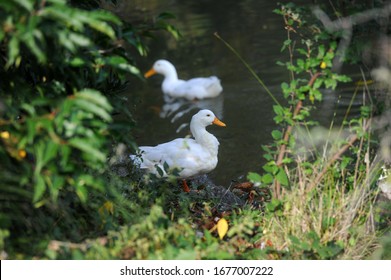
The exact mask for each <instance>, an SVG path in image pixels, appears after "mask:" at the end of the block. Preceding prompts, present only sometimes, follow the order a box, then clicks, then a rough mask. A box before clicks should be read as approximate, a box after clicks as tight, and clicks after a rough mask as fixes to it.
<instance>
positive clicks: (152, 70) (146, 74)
mask: <svg viewBox="0 0 391 280" xmlns="http://www.w3.org/2000/svg"><path fill="white" fill-rule="evenodd" d="M155 74H157V72H156V71H155V69H153V68H152V69H151V70H149V71H148V72H147V73H145V74H144V77H145V78H149V77H151V76H153V75H155Z"/></svg>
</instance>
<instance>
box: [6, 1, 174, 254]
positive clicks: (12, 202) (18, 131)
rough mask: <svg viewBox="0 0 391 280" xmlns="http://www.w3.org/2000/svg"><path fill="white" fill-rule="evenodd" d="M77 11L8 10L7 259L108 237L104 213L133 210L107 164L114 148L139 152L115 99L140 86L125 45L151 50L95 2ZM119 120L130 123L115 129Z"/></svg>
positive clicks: (66, 6)
mask: <svg viewBox="0 0 391 280" xmlns="http://www.w3.org/2000/svg"><path fill="white" fill-rule="evenodd" d="M75 2H77V1H75ZM78 5H79V7H77V6H75V5H72V4H70V3H68V1H65V0H47V1H40V0H24V1H16V0H10V1H1V3H0V26H1V28H0V76H1V83H0V156H1V172H0V182H1V183H0V196H1V206H0V224H1V229H0V230H1V235H0V239H1V240H0V246H1V247H0V250H3V249H4V248H5V249H6V251H7V252H8V253H9V254H11V255H13V256H17V255H16V253H18V252H21V253H28V254H32V255H33V254H34V253H35V252H38V251H39V252H42V251H41V250H40V249H42V246H43V247H44V246H45V244H47V242H48V239H67V238H69V239H71V240H77V241H80V240H83V239H84V238H85V237H86V236H89V235H91V232H93V230H94V231H95V232H96V233H95V234H99V233H100V232H104V231H105V230H107V228H105V226H107V223H103V222H102V217H101V215H99V211H98V209H101V208H102V207H103V206H104V205H106V206H107V204H105V201H107V200H109V199H114V202H115V203H116V204H117V205H116V206H117V207H118V209H121V207H125V205H126V202H125V201H124V200H123V199H122V200H121V199H120V196H119V195H118V192H119V189H118V188H117V186H118V185H119V183H118V182H117V184H118V185H110V184H108V180H107V177H108V176H111V175H110V174H109V173H108V172H109V170H108V166H107V156H108V153H109V151H110V149H111V148H110V147H111V144H112V143H118V142H124V143H126V144H127V145H129V146H131V145H134V143H133V141H132V137H131V129H132V127H133V126H134V122H133V120H132V118H131V115H130V113H129V111H128V109H127V107H128V106H129V104H124V102H123V101H120V100H119V99H118V97H117V94H116V92H117V91H118V89H120V88H121V87H123V86H124V78H125V77H126V76H127V75H135V76H138V77H140V75H139V70H138V69H137V67H136V66H135V65H134V59H133V57H132V56H131V55H130V54H129V52H128V51H126V50H125V44H126V42H127V43H130V44H132V45H133V46H134V48H135V49H136V50H137V52H140V53H142V54H145V53H146V49H145V48H144V46H143V44H142V40H141V37H140V35H139V34H140V33H141V32H138V30H137V27H135V26H133V25H132V24H131V23H123V22H122V21H121V20H120V19H119V18H118V17H117V16H115V15H114V14H112V13H111V12H108V11H105V10H102V9H99V7H98V5H97V2H96V1H84V2H83V3H82V4H80V3H79V4H78ZM162 22H163V19H161V20H160V22H159V21H158V22H157V23H159V24H161V23H162ZM167 26H169V25H168V24H166V25H161V26H160V27H156V26H152V25H150V27H149V28H150V30H157V29H167ZM142 28H143V32H145V30H148V25H145V24H143V26H142ZM135 42H136V43H135ZM116 111H121V112H122V113H123V114H124V115H125V117H126V118H124V119H125V120H124V121H118V122H115V123H113V118H112V113H113V112H116ZM121 205H122V206H121ZM126 207H128V206H126ZM102 209H103V208H102ZM101 212H102V211H101ZM103 212H104V211H103ZM122 218H123V219H124V218H126V215H125V216H123V217H122ZM103 225H105V226H103ZM4 240H5V243H4V242H3V241H4ZM32 240H39V241H40V242H41V243H42V242H43V243H42V244H41V243H40V242H32ZM27 245H28V246H27ZM36 248H37V250H38V251H35V249H36Z"/></svg>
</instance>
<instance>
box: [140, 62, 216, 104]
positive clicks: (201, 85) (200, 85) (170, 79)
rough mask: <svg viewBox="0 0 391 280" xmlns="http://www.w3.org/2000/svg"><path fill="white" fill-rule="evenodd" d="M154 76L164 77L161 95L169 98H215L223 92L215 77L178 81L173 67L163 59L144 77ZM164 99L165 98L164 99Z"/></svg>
mask: <svg viewBox="0 0 391 280" xmlns="http://www.w3.org/2000/svg"><path fill="white" fill-rule="evenodd" d="M155 74H161V75H163V76H164V80H163V83H162V91H163V94H164V95H165V96H167V97H169V98H171V99H172V98H185V99H187V100H195V99H205V98H213V97H217V96H218V95H219V94H220V93H221V92H222V90H223V88H222V86H221V83H220V80H219V79H218V78H217V77H215V76H211V77H202V78H193V79H190V80H187V81H185V80H181V79H178V74H177V71H176V69H175V67H174V65H173V64H172V63H171V62H169V61H167V60H164V59H160V60H158V61H156V62H155V63H154V64H153V67H152V68H151V70H149V71H148V72H147V73H145V75H144V77H145V78H149V77H151V76H153V75H155ZM165 99H166V98H165Z"/></svg>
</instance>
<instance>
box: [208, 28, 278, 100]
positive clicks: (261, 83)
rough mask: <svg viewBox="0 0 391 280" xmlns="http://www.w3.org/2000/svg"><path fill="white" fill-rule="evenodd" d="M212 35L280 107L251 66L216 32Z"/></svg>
mask: <svg viewBox="0 0 391 280" xmlns="http://www.w3.org/2000/svg"><path fill="white" fill-rule="evenodd" d="M214 35H215V36H216V37H217V39H219V40H220V41H221V42H223V43H224V45H225V46H226V47H227V48H228V49H229V50H230V51H231V52H233V53H234V55H235V56H236V57H237V58H239V60H240V61H241V62H242V63H243V64H244V66H246V68H247V70H248V71H249V72H250V73H251V74H252V75H253V77H254V78H255V79H256V80H257V81H258V83H259V84H260V85H261V86H262V87H263V88H264V89H265V90H266V92H267V93H268V94H269V96H270V97H271V99H273V101H274V103H276V104H277V105H279V106H281V105H280V103H279V102H278V100H277V99H276V98H275V97H274V95H273V93H272V92H271V91H270V90H269V89H268V88H267V87H266V85H265V83H264V82H263V81H262V80H261V78H260V77H259V76H258V75H257V73H255V71H254V70H253V69H252V68H251V66H250V65H249V64H248V63H247V62H246V61H245V60H244V58H243V57H241V56H240V54H239V53H238V52H237V51H236V50H235V49H234V48H233V47H232V46H231V45H230V44H229V43H228V42H227V41H225V40H224V39H223V38H221V37H220V35H219V34H217V32H215V33H214Z"/></svg>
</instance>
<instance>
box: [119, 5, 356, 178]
mask: <svg viewBox="0 0 391 280" xmlns="http://www.w3.org/2000/svg"><path fill="white" fill-rule="evenodd" d="M129 2H131V3H132V4H131V5H130V6H131V7H130V8H129V9H131V11H133V13H134V11H141V12H140V13H138V15H137V16H139V17H140V14H141V15H144V16H145V17H148V16H149V15H150V14H155V15H156V14H158V13H160V12H171V13H173V14H175V15H176V17H177V18H176V19H175V20H173V21H171V23H172V24H174V25H175V26H176V27H177V28H178V29H179V30H180V32H181V33H182V35H183V38H181V39H180V40H178V41H176V40H175V39H173V38H172V37H170V36H168V35H160V36H158V37H157V39H156V40H152V41H151V42H150V49H151V51H150V53H149V55H148V57H146V58H145V59H143V60H140V61H139V65H141V68H142V70H143V71H144V72H145V71H147V70H148V69H149V68H150V67H151V66H152V64H153V62H154V61H155V60H157V59H160V58H165V59H167V60H170V61H171V62H172V63H173V64H174V65H175V66H176V68H177V71H178V75H179V78H182V79H188V78H191V77H198V76H210V75H216V76H218V77H219V78H220V79H221V81H222V86H223V93H222V95H221V96H220V97H219V98H217V99H209V100H206V101H204V102H199V103H185V104H182V103H176V104H174V105H172V104H171V105H167V104H165V103H164V101H163V97H162V92H161V89H160V85H161V82H162V80H163V77H162V76H154V77H152V78H150V79H148V80H147V81H146V83H138V82H133V83H131V86H130V87H129V88H128V91H127V93H126V94H127V96H128V97H129V98H131V99H132V100H135V102H136V103H137V105H136V106H135V108H133V111H134V116H135V119H136V120H137V122H138V129H137V131H136V132H135V136H136V140H137V144H138V145H156V144H158V143H162V142H166V141H169V140H172V139H174V138H177V137H184V136H185V135H186V134H187V133H188V132H189V127H188V126H186V125H187V124H188V122H189V121H190V118H191V116H192V115H193V114H195V113H196V112H198V110H199V109H200V108H208V109H211V110H212V111H214V112H215V114H216V115H217V116H218V117H219V118H221V120H222V121H223V122H225V123H226V124H227V127H226V128H221V127H212V126H210V127H209V128H208V130H209V131H210V132H211V133H213V134H214V135H215V136H216V137H217V138H218V139H219V141H220V149H219V163H218V165H217V168H216V169H215V170H214V171H213V172H211V173H210V177H211V178H212V179H213V180H214V182H215V183H216V184H222V185H229V183H230V182H231V180H235V179H238V178H239V177H241V176H243V175H244V176H246V175H247V173H248V172H249V171H253V172H261V170H262V168H261V167H262V164H263V163H264V160H263V157H262V149H261V145H264V144H268V143H270V142H271V140H272V138H271V136H270V133H271V131H272V130H273V129H275V128H276V126H275V124H274V122H273V117H274V113H273V110H272V106H273V104H274V103H273V101H272V99H271V98H270V97H269V96H268V94H267V93H266V91H265V90H264V89H263V88H262V87H261V86H260V85H259V84H258V83H257V82H256V80H255V79H254V78H253V77H252V76H251V75H250V73H249V72H248V70H246V68H245V67H244V65H243V64H242V63H241V62H240V61H239V60H238V58H237V57H235V55H234V54H233V53H232V52H231V51H230V50H228V49H227V48H226V46H225V45H224V44H223V43H222V42H221V41H219V40H218V39H217V38H216V37H215V36H214V35H213V34H214V33H215V32H218V34H219V35H220V36H221V37H222V38H224V39H225V40H226V41H228V42H229V43H230V44H231V45H232V46H233V47H234V48H235V49H236V50H237V51H238V52H239V53H240V54H241V55H242V56H243V58H244V59H245V60H246V61H247V62H248V63H249V64H250V65H251V66H252V67H253V69H254V70H255V71H256V72H257V74H258V75H259V76H260V77H261V79H262V80H263V81H264V82H265V84H266V85H267V86H268V88H269V90H270V91H271V92H273V93H274V94H275V95H276V96H277V97H278V96H280V95H281V90H280V84H281V82H283V81H289V73H288V72H287V70H286V69H285V68H283V67H281V66H278V65H277V64H276V62H277V61H287V60H288V54H287V53H286V52H284V53H281V52H280V49H281V45H282V42H283V41H284V40H285V39H286V31H285V29H284V24H283V19H282V18H281V16H279V15H276V14H274V13H273V10H274V9H276V8H277V7H278V6H277V2H274V1H258V0H253V1H251V0H247V1H206V0H191V1H167V0H166V1H152V0H143V1H129ZM280 2H284V1H280ZM304 2H305V1H304ZM307 2H308V1H307ZM125 6H126V5H125ZM132 16H135V14H131V13H130V14H129V17H132ZM356 71H357V70H356ZM349 92H350V91H349V89H347V94H345V95H346V96H345V95H344V94H343V93H341V92H339V93H332V92H329V93H327V94H326V96H325V99H326V100H327V101H326V102H325V103H324V104H322V105H321V106H322V107H321V109H320V110H318V114H317V118H318V119H319V120H320V122H322V123H324V125H325V126H328V123H329V122H330V120H331V119H332V118H333V115H334V112H335V108H336V104H337V99H338V98H337V97H338V96H341V100H340V103H344V102H345V103H348V102H349V99H350V96H351V92H350V93H349ZM170 106H171V107H170ZM173 107H175V108H173ZM342 107H343V106H342ZM345 107H346V106H345ZM170 110H172V111H170ZM338 110H341V112H340V113H338V114H344V109H338Z"/></svg>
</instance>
